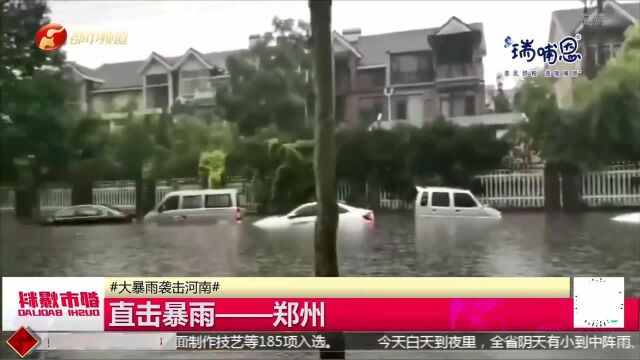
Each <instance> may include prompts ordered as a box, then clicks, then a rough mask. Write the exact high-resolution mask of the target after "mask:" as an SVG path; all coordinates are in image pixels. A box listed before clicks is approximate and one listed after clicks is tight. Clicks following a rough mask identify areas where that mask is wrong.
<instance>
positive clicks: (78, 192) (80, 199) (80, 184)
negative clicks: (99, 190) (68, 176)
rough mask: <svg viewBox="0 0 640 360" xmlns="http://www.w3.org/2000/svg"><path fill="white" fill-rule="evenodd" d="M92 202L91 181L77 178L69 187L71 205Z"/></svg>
mask: <svg viewBox="0 0 640 360" xmlns="http://www.w3.org/2000/svg"><path fill="white" fill-rule="evenodd" d="M91 203H93V181H91V180H86V179H77V180H76V181H74V182H73V185H72V187H71V205H83V204H91Z"/></svg>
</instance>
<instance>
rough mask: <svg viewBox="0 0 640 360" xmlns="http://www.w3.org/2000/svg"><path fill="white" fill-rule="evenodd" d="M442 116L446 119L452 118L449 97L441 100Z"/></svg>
mask: <svg viewBox="0 0 640 360" xmlns="http://www.w3.org/2000/svg"><path fill="white" fill-rule="evenodd" d="M440 114H441V115H442V116H444V117H450V116H451V105H450V103H449V98H448V97H441V98H440Z"/></svg>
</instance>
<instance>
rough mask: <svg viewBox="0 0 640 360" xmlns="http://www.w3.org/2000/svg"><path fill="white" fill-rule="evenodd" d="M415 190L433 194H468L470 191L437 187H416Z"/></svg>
mask: <svg viewBox="0 0 640 360" xmlns="http://www.w3.org/2000/svg"><path fill="white" fill-rule="evenodd" d="M416 190H418V192H425V191H429V192H434V191H442V192H470V190H468V189H461V188H452V187H439V186H425V187H421V186H416Z"/></svg>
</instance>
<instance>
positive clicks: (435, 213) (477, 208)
mask: <svg viewBox="0 0 640 360" xmlns="http://www.w3.org/2000/svg"><path fill="white" fill-rule="evenodd" d="M416 190H418V195H417V197H416V204H415V214H416V217H417V218H422V217H445V218H489V219H500V218H501V217H502V214H500V211H498V210H496V209H494V208H491V207H489V206H487V205H483V204H481V203H480V202H479V201H478V200H477V199H476V197H475V196H473V194H472V193H471V191H469V190H463V189H456V188H448V187H416Z"/></svg>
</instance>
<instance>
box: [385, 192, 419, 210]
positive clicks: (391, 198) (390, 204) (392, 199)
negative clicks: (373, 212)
mask: <svg viewBox="0 0 640 360" xmlns="http://www.w3.org/2000/svg"><path fill="white" fill-rule="evenodd" d="M380 208H381V209H388V210H405V209H413V201H407V200H402V199H398V198H397V197H396V196H395V195H394V194H392V193H390V192H388V191H384V190H380Z"/></svg>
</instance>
